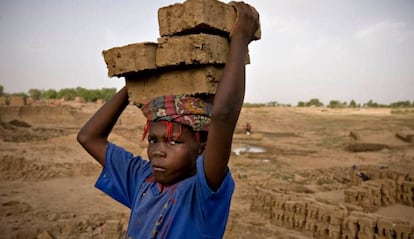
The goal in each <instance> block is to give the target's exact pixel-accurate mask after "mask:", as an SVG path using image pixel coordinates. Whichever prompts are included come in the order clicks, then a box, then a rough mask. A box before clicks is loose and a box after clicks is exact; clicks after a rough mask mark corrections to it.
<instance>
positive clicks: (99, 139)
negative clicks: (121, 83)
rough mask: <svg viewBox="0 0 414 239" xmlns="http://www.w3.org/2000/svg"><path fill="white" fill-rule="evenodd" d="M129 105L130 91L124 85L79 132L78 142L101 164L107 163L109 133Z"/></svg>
mask: <svg viewBox="0 0 414 239" xmlns="http://www.w3.org/2000/svg"><path fill="white" fill-rule="evenodd" d="M127 105H128V91H127V88H126V87H124V88H122V89H121V90H120V91H119V92H118V93H117V94H116V95H115V96H113V97H112V99H110V100H109V101H108V102H106V103H105V104H104V105H103V106H102V107H101V108H100V109H99V110H98V111H97V112H96V113H95V114H94V115H93V116H92V117H91V118H90V119H89V120H88V122H86V124H85V125H84V126H83V127H82V128H81V130H80V131H79V133H78V136H77V140H78V142H79V143H80V144H81V145H82V146H83V148H84V149H85V150H86V151H87V152H88V153H89V154H90V155H91V156H92V157H94V158H95V159H96V161H98V162H99V163H100V164H101V165H104V164H105V152H106V146H107V144H108V136H109V133H110V132H111V130H112V128H113V127H114V125H115V123H116V121H117V120H118V118H119V116H120V115H121V113H122V111H124V109H125V108H126V107H127Z"/></svg>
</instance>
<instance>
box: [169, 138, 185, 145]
mask: <svg viewBox="0 0 414 239" xmlns="http://www.w3.org/2000/svg"><path fill="white" fill-rule="evenodd" d="M169 143H170V144H171V145H176V144H181V143H183V142H181V141H179V140H175V139H171V140H170V141H169Z"/></svg>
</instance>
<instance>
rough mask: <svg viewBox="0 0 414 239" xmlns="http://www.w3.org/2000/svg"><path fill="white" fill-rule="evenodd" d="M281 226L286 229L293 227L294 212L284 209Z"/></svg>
mask: <svg viewBox="0 0 414 239" xmlns="http://www.w3.org/2000/svg"><path fill="white" fill-rule="evenodd" d="M283 227H284V228H287V229H293V228H294V227H295V213H294V212H292V211H286V210H285V214H284V216H283Z"/></svg>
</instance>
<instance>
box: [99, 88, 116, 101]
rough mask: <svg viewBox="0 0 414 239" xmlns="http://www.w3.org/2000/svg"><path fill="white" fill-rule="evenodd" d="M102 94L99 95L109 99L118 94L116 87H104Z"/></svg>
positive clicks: (100, 97)
mask: <svg viewBox="0 0 414 239" xmlns="http://www.w3.org/2000/svg"><path fill="white" fill-rule="evenodd" d="M100 92H101V94H100V95H99V99H104V100H105V101H108V100H109V99H111V98H112V96H114V95H115V94H116V88H103V89H101V91H100Z"/></svg>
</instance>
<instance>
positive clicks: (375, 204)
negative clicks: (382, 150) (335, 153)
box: [344, 167, 414, 212]
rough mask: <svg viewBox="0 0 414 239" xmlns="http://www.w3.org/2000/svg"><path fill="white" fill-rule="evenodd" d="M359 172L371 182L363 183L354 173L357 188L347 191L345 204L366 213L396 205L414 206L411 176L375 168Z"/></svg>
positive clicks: (413, 186)
mask: <svg viewBox="0 0 414 239" xmlns="http://www.w3.org/2000/svg"><path fill="white" fill-rule="evenodd" d="M359 170H361V171H363V172H364V173H365V174H366V175H368V176H369V177H370V180H368V181H362V180H361V179H360V178H359V177H358V176H356V174H355V172H352V175H351V182H352V184H353V185H355V186H353V187H351V188H349V189H347V190H345V192H344V194H345V202H347V203H351V204H354V205H357V206H360V207H362V208H363V210H364V211H366V212H373V211H376V210H377V209H378V208H379V207H384V206H389V205H392V204H395V203H402V204H404V205H407V206H411V207H412V206H414V179H413V177H412V176H411V175H410V174H408V173H404V172H396V171H391V170H388V169H387V170H384V169H378V168H374V167H364V168H361V169H359Z"/></svg>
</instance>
